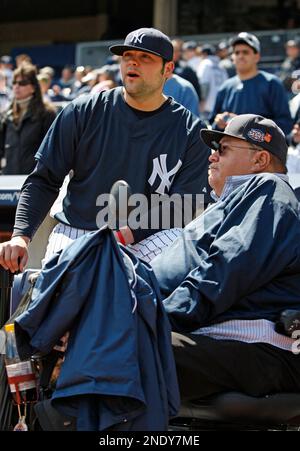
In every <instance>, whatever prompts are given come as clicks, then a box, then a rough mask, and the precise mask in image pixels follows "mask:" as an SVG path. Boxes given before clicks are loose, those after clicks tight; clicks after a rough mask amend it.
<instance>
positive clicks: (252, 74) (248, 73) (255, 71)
mask: <svg viewBox="0 0 300 451" xmlns="http://www.w3.org/2000/svg"><path fill="white" fill-rule="evenodd" d="M237 74H238V76H239V78H240V79H241V80H250V78H254V77H256V75H257V74H258V69H257V67H254V68H253V69H251V70H248V71H246V72H239V71H238V72H237Z"/></svg>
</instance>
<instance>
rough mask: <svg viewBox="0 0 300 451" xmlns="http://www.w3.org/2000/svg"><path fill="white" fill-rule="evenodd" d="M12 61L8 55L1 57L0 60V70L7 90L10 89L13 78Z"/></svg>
mask: <svg viewBox="0 0 300 451" xmlns="http://www.w3.org/2000/svg"><path fill="white" fill-rule="evenodd" d="M13 67H14V65H13V59H12V57H11V56H9V55H3V56H1V58H0V70H2V71H4V72H5V76H6V84H7V86H8V88H10V89H11V87H12V78H13Z"/></svg>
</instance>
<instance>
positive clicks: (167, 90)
mask: <svg viewBox="0 0 300 451" xmlns="http://www.w3.org/2000/svg"><path fill="white" fill-rule="evenodd" d="M164 94H166V95H167V96H171V97H173V99H175V100H176V102H178V103H181V105H183V106H184V107H185V108H187V109H188V110H189V111H191V112H192V113H194V114H195V115H196V116H199V101H198V96H197V93H196V91H195V88H194V86H193V85H192V83H190V82H189V81H187V80H185V79H184V78H182V77H179V75H176V74H173V75H172V77H170V78H169V79H168V80H167V81H166V83H165V86H164Z"/></svg>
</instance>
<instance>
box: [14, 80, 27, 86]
mask: <svg viewBox="0 0 300 451" xmlns="http://www.w3.org/2000/svg"><path fill="white" fill-rule="evenodd" d="M12 84H13V85H19V86H27V85H31V82H30V81H28V80H19V81H16V80H14V81H13V82H12Z"/></svg>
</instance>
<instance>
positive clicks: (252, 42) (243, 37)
mask: <svg viewBox="0 0 300 451" xmlns="http://www.w3.org/2000/svg"><path fill="white" fill-rule="evenodd" d="M236 44H247V45H249V47H251V48H252V49H253V50H255V51H256V52H257V53H260V42H259V40H258V39H257V37H256V36H255V35H254V34H251V33H247V32H246V31H242V32H241V33H239V34H238V35H236V36H234V37H233V38H232V39H231V40H230V45H232V46H234V45H236Z"/></svg>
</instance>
